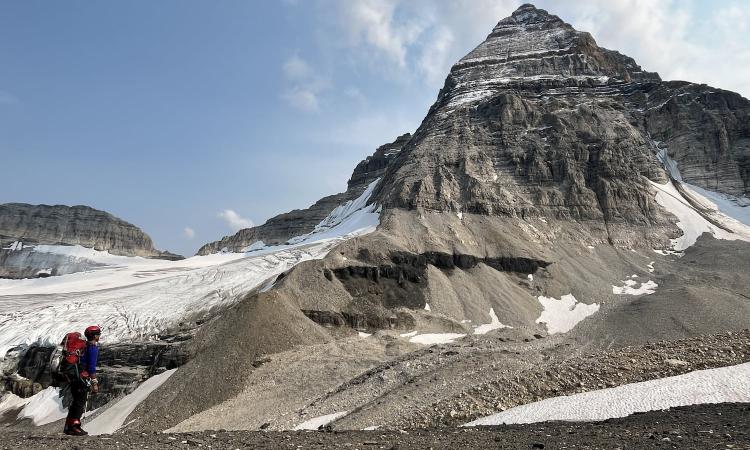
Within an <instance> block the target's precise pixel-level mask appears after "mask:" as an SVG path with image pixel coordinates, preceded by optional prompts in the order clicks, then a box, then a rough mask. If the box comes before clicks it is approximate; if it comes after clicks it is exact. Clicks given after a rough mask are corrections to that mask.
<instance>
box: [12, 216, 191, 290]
mask: <svg viewBox="0 0 750 450" xmlns="http://www.w3.org/2000/svg"><path fill="white" fill-rule="evenodd" d="M36 245H51V246H73V245H79V246H81V247H85V248H89V249H94V250H98V251H106V252H109V253H111V254H113V255H122V256H142V257H146V258H162V259H180V258H182V256H180V255H175V254H173V253H169V252H165V251H159V250H156V249H155V248H154V244H153V242H152V241H151V238H150V237H149V236H148V235H147V234H146V233H144V232H143V231H142V230H141V229H140V228H138V227H136V226H135V225H133V224H130V223H128V222H125V221H124V220H122V219H119V218H117V217H115V216H113V215H111V214H109V213H107V212H105V211H99V210H97V209H94V208H90V207H88V206H80V205H79V206H64V205H54V206H50V205H29V204H24V203H6V204H2V205H0V278H32V277H35V276H37V275H38V274H39V272H40V270H43V271H44V272H43V274H44V275H47V276H48V275H62V274H65V273H73V272H78V271H82V270H87V269H91V268H94V267H96V266H98V265H99V264H97V263H96V262H95V261H85V260H80V259H79V258H74V257H71V256H70V255H65V254H54V253H51V252H38V251H35V250H34V246H36Z"/></svg>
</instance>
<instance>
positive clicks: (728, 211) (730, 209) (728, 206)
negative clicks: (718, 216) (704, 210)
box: [687, 184, 750, 226]
mask: <svg viewBox="0 0 750 450" xmlns="http://www.w3.org/2000/svg"><path fill="white" fill-rule="evenodd" d="M687 186H688V187H689V188H690V190H692V191H694V192H696V193H697V194H699V195H701V196H703V197H704V198H706V199H707V200H708V201H710V202H711V203H712V204H713V206H714V207H715V208H716V209H718V210H719V211H721V212H722V213H723V214H725V215H727V216H729V217H731V218H733V219H735V220H737V221H739V222H741V223H743V224H745V225H748V226H750V198H747V197H734V196H731V195H728V194H722V193H720V192H713V191H709V190H707V189H703V188H700V187H698V186H694V185H692V184H687Z"/></svg>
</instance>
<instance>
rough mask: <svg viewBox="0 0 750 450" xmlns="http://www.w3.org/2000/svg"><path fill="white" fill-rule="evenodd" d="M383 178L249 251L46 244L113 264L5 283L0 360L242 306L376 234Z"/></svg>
mask: <svg viewBox="0 0 750 450" xmlns="http://www.w3.org/2000/svg"><path fill="white" fill-rule="evenodd" d="M378 181H379V180H375V181H374V182H373V183H371V184H370V185H369V186H368V188H367V190H366V191H365V192H364V193H363V194H362V196H360V197H359V198H357V199H356V200H353V201H350V202H347V203H346V204H345V205H342V206H341V207H339V208H337V209H335V210H334V211H332V212H331V214H329V216H328V217H326V219H324V220H323V221H322V222H321V224H320V225H318V227H316V229H315V231H313V232H311V233H309V234H307V235H304V236H300V237H297V238H293V239H290V241H289V242H288V243H287V244H286V245H279V246H273V247H266V246H264V247H263V248H256V249H254V250H253V251H252V252H249V253H220V254H214V255H208V256H195V257H192V258H188V259H185V260H182V261H165V260H151V259H146V258H133V257H122V256H113V255H109V254H107V253H106V252H95V251H94V250H90V249H82V248H75V247H65V248H63V249H62V250H60V249H58V248H47V247H52V246H45V247H44V248H43V249H44V250H45V251H67V252H75V253H77V254H86V255H87V257H89V258H92V259H95V260H99V261H102V262H106V264H107V265H106V266H105V267H103V268H101V269H97V270H93V271H87V272H79V273H74V274H69V275H63V276H57V277H48V278H38V279H25V280H0V359H2V358H4V357H5V354H6V352H7V351H8V350H9V349H10V348H13V347H16V346H19V345H20V346H28V345H31V344H34V343H39V344H46V345H54V344H56V343H57V342H58V341H59V340H60V339H61V338H62V336H64V335H65V333H67V332H69V331H71V330H75V329H80V330H83V329H84V328H85V327H86V326H88V325H91V324H99V325H100V326H101V327H102V329H103V331H104V333H103V335H102V342H106V343H112V342H118V341H126V340H132V339H148V338H150V337H153V336H156V335H158V334H160V333H162V332H164V331H165V330H168V329H169V328H170V327H172V326H174V325H176V324H179V323H180V322H182V321H185V320H191V319H192V320H195V319H197V318H199V317H202V316H204V315H206V314H207V313H210V312H214V311H217V310H219V309H222V308H225V307H227V306H229V305H231V304H234V303H236V302H237V301H239V300H240V299H241V298H243V297H244V296H245V295H246V294H247V293H248V292H250V291H251V290H253V289H255V288H258V287H259V286H261V285H263V284H264V283H272V282H273V279H274V278H275V277H276V276H278V275H279V274H281V273H282V272H285V271H287V270H289V269H291V268H292V267H294V266H295V265H297V264H299V263H301V262H303V261H308V260H312V259H321V258H324V257H325V256H326V255H327V254H328V252H329V251H331V249H333V248H334V247H335V246H336V245H338V244H339V243H341V242H342V241H344V240H347V239H350V238H352V237H355V236H360V235H363V234H367V233H370V232H372V231H374V230H375V228H376V227H377V226H378V224H379V223H380V220H379V215H380V214H379V209H378V208H377V206H376V205H367V201H368V199H369V198H370V196H371V194H372V191H373V190H374V188H375V186H376V184H377V182H378ZM40 247H41V246H40ZM54 247H58V246H54ZM267 286H269V287H270V284H268V285H267Z"/></svg>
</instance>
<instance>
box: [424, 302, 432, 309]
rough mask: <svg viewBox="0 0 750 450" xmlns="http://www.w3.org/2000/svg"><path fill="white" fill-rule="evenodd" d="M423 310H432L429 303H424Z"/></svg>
mask: <svg viewBox="0 0 750 450" xmlns="http://www.w3.org/2000/svg"><path fill="white" fill-rule="evenodd" d="M424 310H425V311H432V309H430V304H429V303H425V304H424Z"/></svg>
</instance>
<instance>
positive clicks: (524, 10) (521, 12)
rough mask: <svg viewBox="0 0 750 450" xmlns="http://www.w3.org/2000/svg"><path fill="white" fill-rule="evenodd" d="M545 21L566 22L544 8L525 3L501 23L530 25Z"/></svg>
mask: <svg viewBox="0 0 750 450" xmlns="http://www.w3.org/2000/svg"><path fill="white" fill-rule="evenodd" d="M544 22H559V23H561V24H564V22H563V21H562V20H560V18H559V17H557V16H555V15H553V14H550V13H548V12H547V11H545V10H543V9H539V8H537V7H536V6H534V5H532V4H531V3H524V4H523V5H521V6H519V7H518V9H516V10H515V11H513V14H511V15H510V17H507V18H505V19H503V20H502V21H501V22H500V23H501V24H503V23H504V24H509V23H513V24H519V25H521V24H523V25H530V24H535V23H544Z"/></svg>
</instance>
